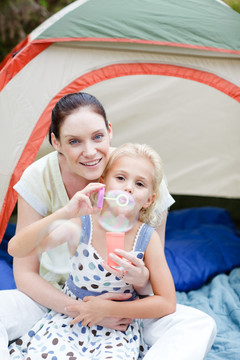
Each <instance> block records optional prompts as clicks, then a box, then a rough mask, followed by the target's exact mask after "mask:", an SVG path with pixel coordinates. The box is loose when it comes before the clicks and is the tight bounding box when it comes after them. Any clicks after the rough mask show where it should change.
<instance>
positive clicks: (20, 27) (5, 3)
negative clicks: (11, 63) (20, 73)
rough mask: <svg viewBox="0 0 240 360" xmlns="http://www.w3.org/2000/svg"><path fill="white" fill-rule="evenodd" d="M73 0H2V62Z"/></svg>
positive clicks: (0, 33)
mask: <svg viewBox="0 0 240 360" xmlns="http://www.w3.org/2000/svg"><path fill="white" fill-rule="evenodd" d="M71 2H73V0H1V2H0V62H1V61H2V60H3V59H4V57H5V56H6V55H7V54H8V53H9V52H10V51H11V50H12V49H13V48H14V47H15V46H16V45H17V44H18V43H19V42H20V41H22V40H23V39H25V38H26V36H27V35H28V34H30V33H31V31H32V30H34V29H35V28H36V27H37V26H38V25H40V24H41V23H42V22H43V21H45V20H46V19H47V18H48V17H50V16H51V15H53V14H54V13H56V12H57V11H59V10H61V9H62V8H63V7H65V6H66V5H68V4H70V3H71Z"/></svg>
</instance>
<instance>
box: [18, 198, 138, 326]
mask: <svg viewBox="0 0 240 360" xmlns="http://www.w3.org/2000/svg"><path fill="white" fill-rule="evenodd" d="M41 220H44V219H43V218H42V216H40V215H39V214H38V213H37V212H36V211H35V210H34V209H33V208H32V207H31V206H30V205H29V204H28V203H26V201H25V200H23V199H22V198H21V197H19V200H18V221H17V229H16V234H18V233H20V232H21V231H22V230H23V229H24V228H26V227H27V226H28V225H31V224H37V222H39V221H41ZM37 238H38V235H37V234H36V239H37ZM24 244H25V243H24V239H23V244H22V246H24ZM13 270H14V278H15V282H16V285H17V288H18V290H20V291H22V292H23V293H25V294H26V295H28V296H29V297H31V298H32V299H33V300H35V301H36V302H38V303H39V304H41V305H43V306H45V307H46V308H49V309H51V310H54V311H57V312H60V313H62V314H66V315H68V316H70V317H75V316H77V315H78V314H79V312H74V311H66V307H67V306H69V305H75V306H76V305H77V304H78V303H79V302H78V301H77V300H74V299H73V298H70V297H69V296H67V295H65V294H64V293H63V292H61V291H60V290H58V289H57V288H55V287H54V286H53V285H51V284H50V283H48V282H47V281H46V280H45V279H43V278H42V277H41V276H40V275H39V259H38V256H37V255H36V254H35V255H32V256H27V257H24V258H14V259H13ZM101 297H102V298H104V299H108V300H109V301H110V300H111V299H112V300H119V301H121V300H125V299H127V298H128V294H118V295H117V296H116V295H115V294H104V295H101ZM131 321H132V320H131V319H127V318H121V317H119V316H117V317H108V318H106V319H103V321H102V322H99V323H98V325H102V326H105V327H108V328H111V329H115V330H120V331H126V329H127V327H128V325H129V323H130V322H131Z"/></svg>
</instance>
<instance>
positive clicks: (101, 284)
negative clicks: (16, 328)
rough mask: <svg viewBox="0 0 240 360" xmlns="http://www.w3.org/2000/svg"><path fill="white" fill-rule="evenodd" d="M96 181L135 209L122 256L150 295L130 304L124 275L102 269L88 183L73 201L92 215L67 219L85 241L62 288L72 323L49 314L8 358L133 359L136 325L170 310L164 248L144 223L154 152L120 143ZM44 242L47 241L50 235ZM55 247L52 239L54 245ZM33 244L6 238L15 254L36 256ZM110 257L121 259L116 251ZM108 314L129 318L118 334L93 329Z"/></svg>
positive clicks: (154, 174)
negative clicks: (125, 196)
mask: <svg viewBox="0 0 240 360" xmlns="http://www.w3.org/2000/svg"><path fill="white" fill-rule="evenodd" d="M103 180H104V183H105V186H106V192H108V191H110V190H121V191H125V192H128V193H130V194H131V195H132V197H133V199H134V200H135V205H134V208H133V209H131V211H129V213H128V212H126V213H125V216H126V217H127V218H128V220H130V222H131V220H133V219H136V218H138V220H137V221H135V223H134V225H133V227H132V228H130V230H128V231H127V232H126V234H125V244H124V250H125V251H128V252H132V254H133V255H134V256H136V257H138V258H144V263H145V266H146V267H147V268H148V270H149V274H150V282H151V285H152V289H153V293H154V295H153V296H149V297H146V298H143V299H135V297H136V294H135V291H134V288H133V286H132V285H130V284H129V283H127V282H126V279H125V276H126V278H127V274H126V271H124V272H123V271H119V272H118V273H117V276H115V275H113V274H111V273H110V272H108V271H107V270H105V269H104V267H103V264H102V262H103V261H104V262H106V261H107V249H106V237H105V235H106V230H105V229H104V228H103V227H102V226H101V225H100V223H99V221H98V219H99V218H98V216H97V215H96V214H94V213H95V210H94V209H92V206H91V203H90V201H89V196H90V195H91V193H92V192H94V191H96V190H99V184H91V185H88V186H87V188H85V189H84V190H83V191H82V196H81V199H80V198H79V201H81V202H82V204H85V210H86V212H87V213H88V214H90V213H92V215H86V216H82V217H81V218H75V219H74V220H73V221H74V222H75V223H77V224H78V225H79V226H81V228H82V229H84V234H85V240H84V241H81V242H80V243H79V245H78V247H77V249H76V251H75V254H74V256H73V257H72V258H71V265H72V271H71V274H70V276H69V278H68V280H67V282H66V284H65V287H64V289H63V291H64V292H65V293H66V294H68V295H69V296H70V297H74V298H75V299H79V301H78V303H77V304H76V305H72V306H70V307H69V308H68V311H73V312H74V313H78V316H77V317H75V319H74V320H72V319H70V318H69V317H67V316H66V315H64V314H60V313H57V312H54V311H50V312H49V313H48V314H47V315H46V316H45V317H44V318H43V319H42V320H40V321H39V322H38V323H37V324H36V326H35V327H34V328H33V329H32V330H31V331H30V332H29V333H28V334H26V335H25V336H23V337H22V338H21V339H19V340H17V342H16V343H13V344H12V345H11V346H10V347H9V351H10V354H11V359H19V358H20V359H43V358H48V357H49V358H50V359H52V360H57V359H61V360H63V359H72V360H73V359H124V360H125V359H138V358H139V357H140V358H141V357H142V356H143V354H144V353H145V352H146V350H147V348H148V346H147V345H146V344H145V343H144V341H143V338H142V325H141V321H140V320H138V319H143V318H159V317H163V316H165V315H168V314H171V313H173V312H174V311H175V307H176V297H175V289H174V284H173V280H172V276H171V273H170V271H169V268H168V265H167V263H166V259H165V256H164V250H163V247H162V246H161V245H160V244H161V242H160V240H159V237H158V234H157V233H156V231H154V229H153V227H151V226H150V225H147V223H148V224H151V225H152V226H154V225H155V224H156V223H157V221H158V219H157V216H156V212H155V211H154V207H155V204H156V203H157V200H158V198H159V195H160V194H159V185H160V183H161V180H162V169H161V161H160V158H159V156H158V154H157V153H156V152H155V151H154V150H153V149H152V148H151V147H149V146H147V145H138V144H126V145H123V146H121V147H120V148H118V149H117V150H115V151H114V152H113V153H112V155H111V157H110V160H109V162H108V165H107V167H106V170H105V172H104V174H103ZM33 228H34V226H32V229H33ZM29 231H31V230H29ZM47 240H48V241H50V242H51V235H50V236H49V237H48V239H47ZM61 241H62V240H61V239H59V243H60V242H61ZM32 242H34V241H32ZM32 242H31V241H30V240H29V241H28V242H27V243H26V242H25V241H24V238H23V237H22V238H21V236H19V237H15V238H13V240H12V244H11V249H12V252H13V253H14V256H19V255H20V256H23V255H28V254H29V253H30V252H32V251H33V250H34V249H35V251H36V246H37V244H36V243H32ZM117 253H118V254H119V255H121V251H117ZM112 257H113V258H114V255H113V256H112ZM104 292H119V293H130V294H131V295H132V297H131V299H130V300H134V299H135V301H124V302H113V301H109V300H104V299H101V298H99V297H98V296H97V295H99V294H101V293H104ZM82 300H83V301H82ZM108 316H111V317H114V316H119V317H123V318H134V320H133V321H132V323H131V324H130V325H129V326H128V328H127V330H126V331H125V332H123V331H118V330H111V329H108V328H104V327H102V326H99V325H96V324H97V323H99V321H101V320H102V319H103V318H105V317H108ZM70 320H71V321H70Z"/></svg>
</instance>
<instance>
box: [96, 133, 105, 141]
mask: <svg viewBox="0 0 240 360" xmlns="http://www.w3.org/2000/svg"><path fill="white" fill-rule="evenodd" d="M102 138H103V134H97V135H96V136H95V137H94V140H101V139H102Z"/></svg>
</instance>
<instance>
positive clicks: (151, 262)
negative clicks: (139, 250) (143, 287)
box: [68, 232, 176, 326]
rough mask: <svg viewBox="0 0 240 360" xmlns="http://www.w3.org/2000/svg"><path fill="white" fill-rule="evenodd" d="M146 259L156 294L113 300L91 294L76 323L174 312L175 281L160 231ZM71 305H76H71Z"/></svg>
mask: <svg viewBox="0 0 240 360" xmlns="http://www.w3.org/2000/svg"><path fill="white" fill-rule="evenodd" d="M145 263H146V266H147V268H148V270H149V273H150V281H151V285H152V288H153V291H154V295H153V296H149V297H147V298H144V299H139V300H135V301H128V302H109V301H107V300H102V299H99V298H96V297H92V296H89V297H86V298H85V299H84V302H83V303H82V304H81V305H82V308H81V309H80V314H79V316H77V317H76V318H75V319H74V320H73V321H72V323H77V322H79V321H82V324H83V325H84V326H86V325H89V326H92V325H94V324H95V323H96V322H98V321H100V320H101V318H102V317H106V316H117V315H118V316H121V317H132V318H159V317H163V316H165V315H168V314H171V313H173V312H174V311H175V309H176V294H175V287H174V282H173V279H172V276H171V273H170V270H169V267H168V265H167V262H166V258H165V255H164V251H163V248H162V246H161V245H160V240H159V236H158V234H157V233H156V232H154V233H153V235H152V237H151V240H150V243H149V245H148V247H147V249H146V252H145ZM70 309H71V310H74V309H75V307H74V306H73V307H72V306H70V307H69V308H68V310H70Z"/></svg>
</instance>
